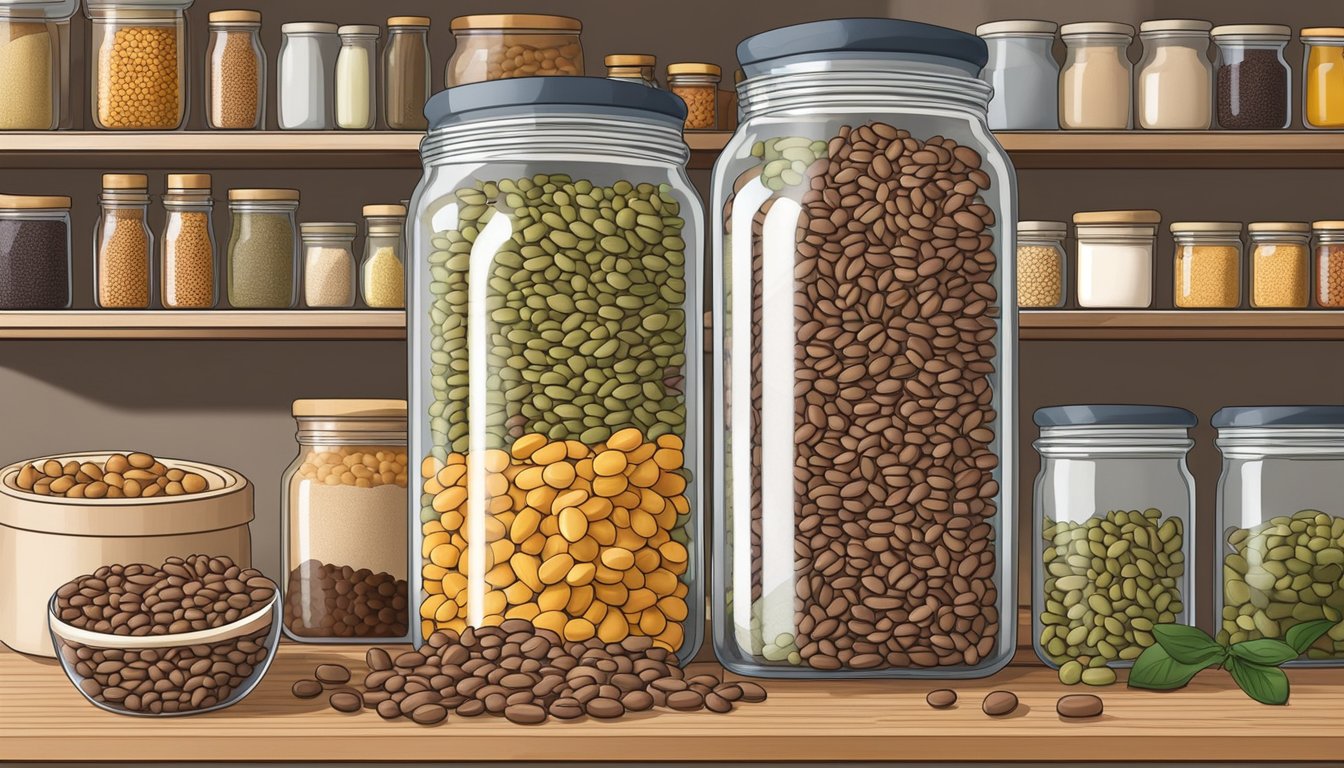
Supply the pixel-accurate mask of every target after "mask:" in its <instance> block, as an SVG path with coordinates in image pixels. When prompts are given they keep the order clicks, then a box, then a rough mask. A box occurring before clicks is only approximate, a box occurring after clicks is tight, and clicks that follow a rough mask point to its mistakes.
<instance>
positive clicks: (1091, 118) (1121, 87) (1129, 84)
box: [1059, 21, 1134, 131]
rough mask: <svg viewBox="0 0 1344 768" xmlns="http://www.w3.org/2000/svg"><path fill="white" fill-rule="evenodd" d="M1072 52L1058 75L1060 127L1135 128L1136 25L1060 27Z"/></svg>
mask: <svg viewBox="0 0 1344 768" xmlns="http://www.w3.org/2000/svg"><path fill="white" fill-rule="evenodd" d="M1059 35H1060V37H1061V38H1063V40H1064V45H1065V47H1066V48H1067V49H1068V53H1067V55H1066V57H1065V60H1064V69H1063V70H1062V71H1061V73H1060V76H1059V127H1060V128H1064V129H1080V130H1081V129H1085V130H1099V131H1123V130H1125V129H1126V128H1132V127H1134V119H1133V114H1132V112H1133V109H1132V106H1133V96H1132V94H1133V90H1132V89H1133V80H1134V65H1133V64H1130V62H1129V53H1128V49H1129V44H1130V43H1131V42H1133V41H1134V28H1133V27H1131V26H1129V25H1128V24H1117V23H1113V22H1105V21H1092V22H1083V23H1080V24H1065V25H1064V26H1062V27H1060V28H1059Z"/></svg>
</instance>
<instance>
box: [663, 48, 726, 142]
mask: <svg viewBox="0 0 1344 768" xmlns="http://www.w3.org/2000/svg"><path fill="white" fill-rule="evenodd" d="M722 77H723V71H722V70H721V69H719V67H718V65H717V64H697V63H693V62H682V63H679V64H669V65H667V87H668V90H670V91H672V92H673V93H675V94H676V95H677V96H679V97H680V98H681V100H682V101H684V102H686V130H688V131H712V130H714V129H715V128H717V127H718V125H719V118H718V103H719V80H721V79H722Z"/></svg>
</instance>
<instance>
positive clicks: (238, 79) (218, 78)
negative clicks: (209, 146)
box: [205, 11, 266, 130]
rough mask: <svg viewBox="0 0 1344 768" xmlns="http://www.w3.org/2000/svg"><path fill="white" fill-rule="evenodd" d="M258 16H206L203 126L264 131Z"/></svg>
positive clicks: (243, 13)
mask: <svg viewBox="0 0 1344 768" xmlns="http://www.w3.org/2000/svg"><path fill="white" fill-rule="evenodd" d="M260 32H261V14H260V13H258V12H257V11H215V12H214V13H211V14H210V49H209V51H208V52H207V53H206V57H205V122H206V125H208V126H210V127H211V128H225V129H233V130H241V129H247V130H261V129H262V128H265V127H266V51H265V50H263V49H262V47H261V36H260Z"/></svg>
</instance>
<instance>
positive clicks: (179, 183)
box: [168, 173, 210, 189]
mask: <svg viewBox="0 0 1344 768" xmlns="http://www.w3.org/2000/svg"><path fill="white" fill-rule="evenodd" d="M168 188H169V189H209V188H210V174H208V173H170V174H168Z"/></svg>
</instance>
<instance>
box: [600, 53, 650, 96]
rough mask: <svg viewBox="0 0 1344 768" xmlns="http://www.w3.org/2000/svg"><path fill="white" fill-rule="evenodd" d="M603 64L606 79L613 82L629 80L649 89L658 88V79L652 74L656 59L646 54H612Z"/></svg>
mask: <svg viewBox="0 0 1344 768" xmlns="http://www.w3.org/2000/svg"><path fill="white" fill-rule="evenodd" d="M603 63H604V64H606V65H607V77H609V78H611V79H613V80H631V81H634V82H636V83H643V84H644V85H647V86H649V87H650V88H657V87H658V78H657V76H656V75H655V74H654V67H655V66H657V64H658V59H657V58H655V57H653V56H650V55H649V54H647V53H613V54H611V55H610V56H608V57H607V58H606V59H604V60H603Z"/></svg>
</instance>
